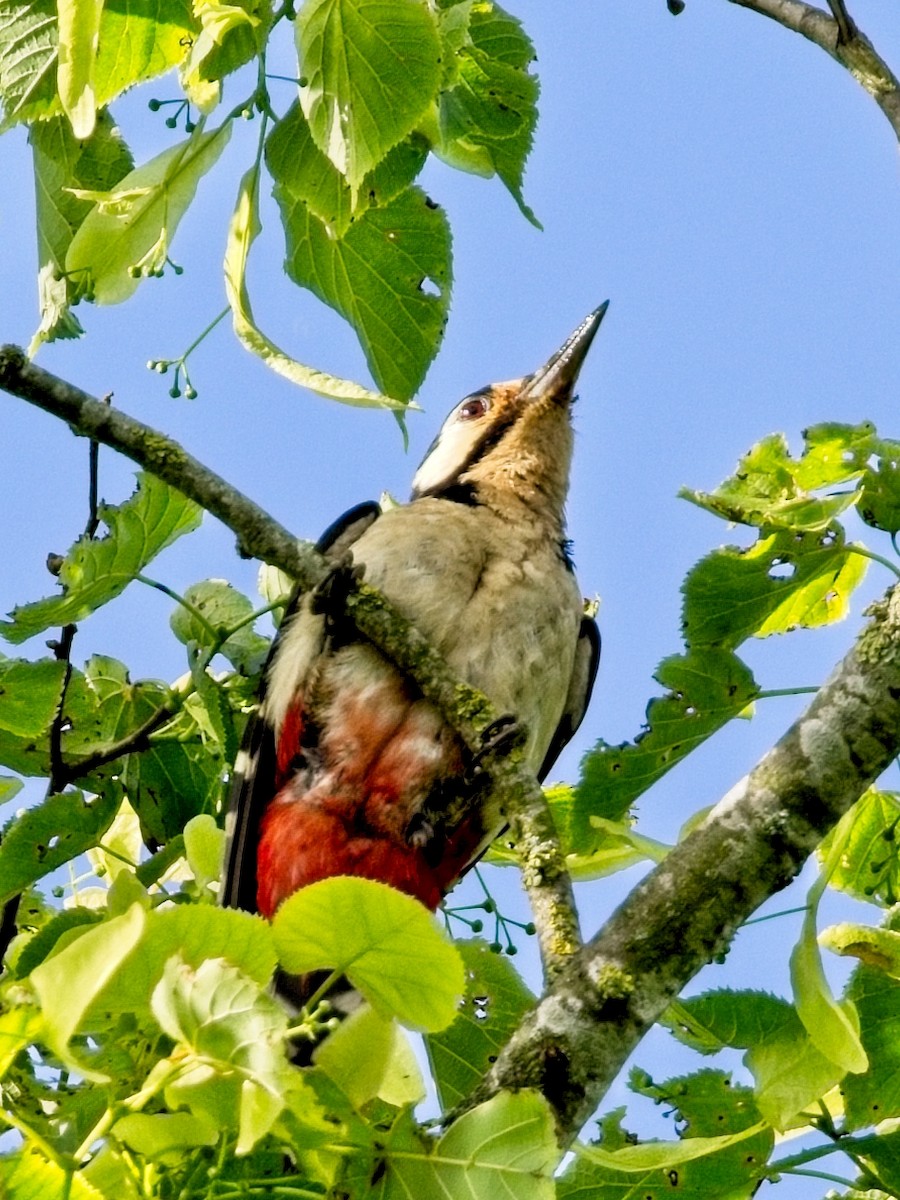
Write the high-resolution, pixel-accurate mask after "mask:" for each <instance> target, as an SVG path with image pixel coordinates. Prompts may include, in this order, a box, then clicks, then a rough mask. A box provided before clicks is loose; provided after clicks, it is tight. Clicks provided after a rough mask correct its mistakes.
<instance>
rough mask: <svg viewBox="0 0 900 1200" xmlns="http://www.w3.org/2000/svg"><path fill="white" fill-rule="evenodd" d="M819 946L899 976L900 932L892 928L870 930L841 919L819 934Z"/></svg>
mask: <svg viewBox="0 0 900 1200" xmlns="http://www.w3.org/2000/svg"><path fill="white" fill-rule="evenodd" d="M819 945H821V946H824V947H825V948H826V949H827V950H833V951H834V953H835V954H843V955H845V956H849V957H851V958H858V959H859V960H860V962H864V963H866V964H867V965H868V966H870V967H877V968H878V970H879V971H884V972H885V974H886V975H890V976H892V977H893V978H894V979H900V933H895V932H894V931H893V930H892V929H873V928H872V926H871V925H856V924H854V923H852V922H850V921H843V922H842V923H841V924H839V925H830V926H829V927H828V928H827V929H823V930H822V932H821V933H820V934H819Z"/></svg>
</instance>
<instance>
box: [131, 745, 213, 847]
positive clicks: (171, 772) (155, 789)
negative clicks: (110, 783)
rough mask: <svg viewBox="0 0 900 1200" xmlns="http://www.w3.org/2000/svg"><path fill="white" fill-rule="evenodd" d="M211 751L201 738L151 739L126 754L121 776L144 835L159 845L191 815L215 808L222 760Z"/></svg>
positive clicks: (178, 831) (166, 840) (172, 834)
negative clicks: (147, 745) (145, 746)
mask: <svg viewBox="0 0 900 1200" xmlns="http://www.w3.org/2000/svg"><path fill="white" fill-rule="evenodd" d="M212 750H213V748H212V747H210V746H209V745H205V744H204V743H203V742H201V741H196V742H181V741H178V740H176V739H172V740H166V741H164V740H160V739H158V738H157V739H155V740H154V741H153V743H152V746H151V748H150V749H149V750H145V751H143V752H142V753H140V754H130V755H129V756H128V758H127V759H126V765H125V769H124V772H123V775H122V778H123V782H124V784H125V788H126V790H127V792H128V798H129V799H130V801H131V803H132V805H133V806H134V809H135V811H136V812H137V814H138V816H139V817H140V820H141V829H142V830H143V833H144V838H145V840H148V841H151V840H152V841H155V842H157V843H159V844H160V845H162V844H164V843H165V842H168V841H169V840H170V839H171V838H174V837H177V836H178V835H179V834H180V833H181V831H182V829H183V828H184V826H185V825H186V824H187V822H188V821H189V820H190V819H191V818H192V817H195V816H197V815H198V814H199V813H202V812H212V811H213V810H214V809H216V808H218V806H219V804H220V802H221V800H222V793H223V789H224V786H225V770H226V765H225V763H224V761H223V760H222V759H221V758H219V757H218V755H216V754H215V753H213V752H212Z"/></svg>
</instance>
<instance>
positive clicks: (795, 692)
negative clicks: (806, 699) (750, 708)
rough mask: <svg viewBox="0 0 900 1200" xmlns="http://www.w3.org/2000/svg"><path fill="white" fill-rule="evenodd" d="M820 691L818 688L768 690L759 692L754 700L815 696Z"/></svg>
mask: <svg viewBox="0 0 900 1200" xmlns="http://www.w3.org/2000/svg"><path fill="white" fill-rule="evenodd" d="M818 690H819V689H818V688H817V687H793V688H766V689H765V690H764V691H761V692H757V693H756V695H755V696H754V697H753V699H754V700H774V699H775V697H776V696H814V695H815V694H816V692H817V691H818Z"/></svg>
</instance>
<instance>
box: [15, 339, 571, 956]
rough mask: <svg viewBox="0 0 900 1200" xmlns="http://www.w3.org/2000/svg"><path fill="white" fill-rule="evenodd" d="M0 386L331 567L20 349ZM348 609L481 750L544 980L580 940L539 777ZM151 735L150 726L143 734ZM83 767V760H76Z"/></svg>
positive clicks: (391, 612) (319, 574) (250, 545)
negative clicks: (511, 846) (517, 866)
mask: <svg viewBox="0 0 900 1200" xmlns="http://www.w3.org/2000/svg"><path fill="white" fill-rule="evenodd" d="M0 388H2V389H3V390H4V391H7V392H9V393H10V394H11V395H13V396H18V397H19V398H20V399H22V400H27V401H28V402H29V403H31V404H35V405H37V407H38V408H42V409H43V410H44V411H45V412H48V413H50V414H52V415H53V416H56V417H59V418H61V419H62V420H64V421H66V422H67V424H68V425H69V427H70V428H71V429H72V432H73V433H75V434H76V435H78V436H82V437H89V438H91V439H93V440H94V441H96V442H102V443H103V444H104V445H107V446H111V447H112V448H113V449H114V450H118V451H119V452H120V453H121V454H124V455H126V456H127V457H128V458H131V459H133V460H134V461H135V462H137V463H139V464H140V465H141V466H143V467H146V469H147V470H148V471H151V472H152V473H153V474H154V475H157V476H158V477H159V478H160V479H162V480H164V481H165V482H166V483H168V484H170V485H171V486H172V487H175V488H177V489H178V490H179V491H181V492H183V493H184V495H186V496H188V497H190V499H192V500H195V501H196V502H197V503H198V504H200V505H201V506H202V507H203V508H204V509H206V511H207V512H210V513H212V515H213V516H215V517H218V519H219V520H220V521H221V522H222V523H223V524H224V525H226V526H227V527H228V528H229V529H231V530H232V531H233V532H234V533H235V534H236V536H237V539H238V549H239V551H240V553H241V554H243V555H245V556H246V557H248V558H260V559H262V560H263V561H265V562H268V563H271V564H272V565H274V566H277V567H280V568H281V569H282V570H283V571H285V572H286V573H287V574H288V575H290V576H291V577H292V578H294V579H296V580H297V581H298V583H299V584H300V585H301V587H303V588H304V589H305V590H308V589H310V588H313V587H315V586H316V585H317V584H318V583H320V582H321V581H322V580H323V579H324V577H325V576H326V575H327V573H328V567H327V565H326V563H325V561H324V559H323V558H322V557H321V555H319V554H318V553H316V551H315V549H314V548H313V547H312V546H311V545H310V544H309V543H306V542H298V541H297V539H296V538H294V537H293V536H292V535H291V534H290V533H289V532H288V530H286V529H285V528H284V527H283V526H282V525H280V524H279V523H278V522H277V521H275V520H274V519H273V518H272V517H270V516H269V515H268V513H266V512H265V511H264V510H263V509H261V508H260V507H259V506H258V505H257V504H255V503H254V502H253V501H252V500H250V499H248V497H246V496H244V495H243V494H242V493H241V492H239V491H238V490H237V489H236V488H233V487H232V486H231V485H230V484H228V483H227V482H226V481H225V480H224V479H222V478H221V476H219V475H216V474H215V473H214V472H213V471H210V470H209V469H208V468H207V467H205V466H203V464H202V463H201V462H199V461H198V460H197V459H196V458H193V457H192V456H191V455H190V454H188V453H187V452H186V451H185V450H184V449H183V448H182V447H181V446H179V445H178V443H177V442H174V441H172V440H171V439H170V438H167V437H166V436H165V435H164V434H162V433H159V432H158V431H157V430H155V429H152V428H150V427H149V426H147V425H144V424H142V423H141V422H140V421H136V420H134V418H132V417H128V416H126V415H125V414H124V413H123V412H121V411H120V410H118V409H114V408H111V407H109V406H108V405H106V404H103V403H101V402H100V401H99V400H95V399H94V398H93V397H91V396H89V395H88V394H87V393H86V392H83V391H81V389H80V388H77V387H75V386H74V385H73V384H70V383H67V382H66V381H65V380H62V379H59V378H58V377H57V376H55V375H51V374H50V373H49V372H48V371H44V370H43V369H42V368H40V367H37V366H35V365H34V363H32V362H29V360H28V359H27V357H26V355H25V354H24V352H23V351H22V350H21V349H20V348H19V347H18V346H4V347H2V348H0ZM346 607H347V612H348V614H349V616H350V618H351V619H352V620H353V622H354V624H355V625H356V627H357V628H358V629H359V631H360V632H361V633H362V634H364V635H365V637H367V638H368V639H369V640H370V641H371V642H372V643H373V644H374V645H375V646H377V647H378V649H379V650H380V651H381V652H382V653H383V654H385V655H386V657H387V658H389V659H390V660H391V661H392V662H394V663H395V664H396V665H397V666H398V667H399V668H400V669H401V670H402V671H403V672H404V673H405V674H407V675H409V676H410V677H411V678H412V679H414V680H415V682H416V684H417V685H418V686H419V688H420V689H421V691H422V694H423V695H424V696H426V697H427V699H429V700H430V701H431V702H432V704H434V705H435V707H436V708H437V709H438V710H439V711H440V713H441V715H442V716H443V718H444V719H445V720H446V721H447V723H448V724H449V725H451V726H452V727H453V728H454V729H455V730H456V732H457V733H458V734H459V736H460V737H461V738H462V740H463V742H464V743H465V745H466V746H467V747H468V749H469V750H470V752H471V753H472V754H473V755H475V754H477V755H479V760H480V765H481V768H482V770H483V771H484V774H485V775H486V777H487V780H488V783H489V786H490V789H491V792H492V794H493V796H494V797H495V798H496V799H497V800H498V801H499V805H500V808H501V809H502V811H503V813H504V814H505V816H506V818H507V820H508V821H509V826H510V838H511V840H512V841H513V842H514V843H515V845H516V848H517V853H518V856H519V860H520V863H521V866H522V872H523V880H524V883H525V887H526V890H527V891H528V896H529V900H530V902H531V906H532V911H533V913H534V922H535V925H536V927H537V930H538V940H539V943H540V948H541V957H542V960H543V964H544V972H545V975H546V977H547V978H548V980H549V979H552V978H553V977H555V975H556V974H558V973H559V971H560V970H561V968H562V966H563V965H564V963H565V962H566V961H567V959H568V958H569V957H570V956H571V955H572V954H573V953H574V952H575V951H576V950H577V949H578V948H579V946H580V945H581V937H580V933H579V929H578V918H577V915H576V908H575V901H574V896H573V893H572V883H571V880H570V878H569V875H568V872H567V870H566V867H565V857H564V855H563V853H562V850H561V849H560V845H559V840H558V838H557V835H556V830H555V827H554V825H553V818H552V817H551V815H550V811H549V809H548V807H547V802H546V799H545V798H544V793H543V791H542V790H541V787H540V785H539V784H538V783H537V781H536V779H535V778H534V775H533V774H532V773H531V772H530V771H528V770H527V769H526V768H525V766H524V765H523V763H522V758H521V754H520V753H519V752H518V751H513V752H510V753H508V754H504V753H503V752H502V751H500V752H497V753H494V752H491V751H488V752H485V750H484V741H483V737H484V734H485V733H486V732H487V731H488V730H489V728H490V726H491V725H492V724H493V723H494V721H495V720H496V718H497V716H498V714H497V713H496V712H495V711H494V709H493V708H492V706H491V705H490V704H489V702H488V701H487V700H486V698H485V697H484V696H482V695H481V694H480V693H479V692H477V691H475V689H474V688H471V687H469V685H468V684H466V683H465V682H463V681H462V680H460V679H458V678H457V677H456V676H455V675H453V674H452V673H451V672H450V671H449V669H448V668H447V665H446V663H445V662H444V661H443V659H442V658H441V656H440V655H439V654H437V653H436V652H435V651H434V650H433V649H432V648H431V646H430V645H429V643H428V641H427V640H426V639H425V638H424V637H423V636H422V635H421V634H420V633H418V631H417V630H416V629H415V628H414V626H413V625H412V624H411V623H410V622H409V621H408V620H407V619H406V618H405V617H403V616H402V615H401V614H400V613H398V612H397V611H396V610H395V609H394V608H393V607H392V606H390V605H389V604H388V603H387V601H386V600H385V599H384V597H383V596H381V595H380V593H378V592H376V591H375V590H374V589H373V588H370V587H367V586H366V585H365V584H364V583H363V584H359V585H357V586H356V587H355V588H353V589H351V592H350V595H349V597H348V599H347V605H346ZM142 732H149V731H146V730H144V731H142ZM77 766H78V768H79V769H80V770H82V771H83V768H84V764H83V763H82V764H77Z"/></svg>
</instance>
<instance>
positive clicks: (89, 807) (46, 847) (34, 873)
mask: <svg viewBox="0 0 900 1200" xmlns="http://www.w3.org/2000/svg"><path fill="white" fill-rule="evenodd" d="M120 800H121V793H120V791H119V790H118V789H117V788H115V787H114V786H113V787H110V788H109V790H108V792H107V793H106V794H105V795H100V796H97V797H96V798H94V799H92V800H91V801H90V802H88V801H86V800H85V798H84V796H83V795H82V793H81V792H61V793H60V794H59V795H56V796H50V797H48V799H46V800H44V801H43V803H41V804H38V805H36V806H35V807H34V808H29V809H26V810H25V812H24V813H22V815H21V816H19V817H14V818H13V820H12V821H11V822H10V823H9V824H7V825H6V826H5V827H4V830H3V837H2V839H0V903H5V902H6V901H7V900H9V899H10V898H11V897H12V896H15V895H18V893H19V892H21V891H23V890H24V889H25V888H27V887H29V886H30V885H31V884H32V883H35V882H36V881H37V880H38V879H42V878H43V876H44V875H47V874H49V873H50V872H51V871H55V870H56V868H57V867H61V866H62V865H63V863H67V862H69V861H70V860H71V859H73V858H76V857H77V856H78V855H79V854H83V853H84V851H85V850H87V849H89V848H90V847H91V846H96V845H97V843H98V842H99V841H100V839H101V838H102V837H103V834H104V833H105V832H106V830H107V829H108V828H109V826H110V825H111V824H112V820H113V817H114V816H115V815H116V810H117V809H118V807H119V803H120Z"/></svg>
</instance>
